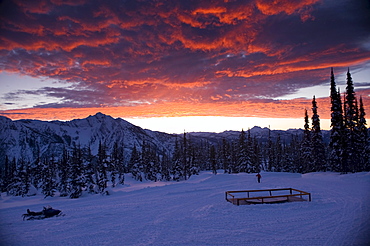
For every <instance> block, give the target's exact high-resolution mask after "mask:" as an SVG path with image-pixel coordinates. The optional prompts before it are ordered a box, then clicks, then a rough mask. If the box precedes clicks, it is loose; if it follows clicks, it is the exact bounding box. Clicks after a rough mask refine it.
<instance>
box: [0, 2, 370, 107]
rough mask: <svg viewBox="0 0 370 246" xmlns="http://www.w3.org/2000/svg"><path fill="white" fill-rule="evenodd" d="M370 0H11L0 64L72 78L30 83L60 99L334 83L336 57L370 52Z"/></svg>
mask: <svg viewBox="0 0 370 246" xmlns="http://www.w3.org/2000/svg"><path fill="white" fill-rule="evenodd" d="M369 9H370V7H369V4H368V2H367V1H356V2H355V1H350V0H341V1H318V0H304V1H296V0H290V1H283V0H281V1H273V2H272V1H267V0H251V1H237V0H235V1H195V0H194V1H159V0H158V1H134V0H127V1H118V0H112V1H57V0H42V1H22V0H13V1H11V0H4V1H3V2H2V4H1V17H0V18H1V19H0V20H1V23H2V24H1V36H0V55H1V58H0V67H1V69H2V70H3V71H8V72H16V73H20V74H26V75H30V76H34V77H42V76H46V77H50V78H53V79H58V80H63V81H67V82H70V83H72V84H73V87H70V88H67V89H60V88H43V89H41V90H38V91H28V92H26V91H23V92H21V93H36V94H43V95H47V96H50V97H55V98H60V100H61V101H60V103H59V104H58V105H59V106H61V105H65V106H71V105H85V106H98V105H104V106H109V105H111V106H115V105H128V104H130V103H140V102H141V103H148V102H149V103H154V102H161V101H164V102H176V101H181V102H182V101H189V102H192V101H196V102H212V101H225V102H228V101H229V102H232V101H239V100H251V99H257V98H260V99H261V98H262V99H263V98H274V97H279V96H283V95H287V94H290V93H293V92H295V91H297V90H298V89H300V88H304V87H309V86H312V85H318V84H322V83H326V82H327V81H328V78H329V76H328V74H329V70H328V68H329V67H332V66H334V67H338V68H339V69H341V67H347V66H351V67H353V68H356V67H357V66H361V64H363V63H365V62H368V61H369V60H370V51H369V47H370V45H369V42H370V34H369V32H368V27H369V26H370V21H369V20H370V17H369V16H370V15H369ZM86 88H87V89H86ZM19 93H20V92H19ZM21 93H20V94H21ZM8 96H16V95H11V94H8ZM58 105H54V104H53V105H44V106H50V107H55V106H58ZM40 106H41V105H40Z"/></svg>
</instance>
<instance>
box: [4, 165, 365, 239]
mask: <svg viewBox="0 0 370 246" xmlns="http://www.w3.org/2000/svg"><path fill="white" fill-rule="evenodd" d="M288 187H292V188H296V189H299V190H303V191H307V192H311V194H312V202H292V203H281V204H262V205H260V204H258V205H243V206H235V205H232V204H231V203H229V202H227V201H226V200H225V191H228V190H245V189H266V188H288ZM369 187H370V173H366V172H362V173H355V174H346V175H339V174H337V173H330V172H328V173H309V174H304V175H301V174H293V173H267V172H265V173H262V183H260V184H258V183H257V182H256V177H255V174H246V173H239V174H217V175H213V174H212V173H211V172H201V173H200V175H197V176H192V177H191V178H190V179H189V180H187V181H183V182H142V183H141V182H138V181H135V180H132V179H131V178H130V177H129V175H127V176H126V184H125V185H124V186H120V187H116V188H114V189H112V190H111V195H109V196H102V195H85V196H83V197H81V198H78V199H69V198H65V197H63V198H62V197H58V196H56V197H52V198H46V199H43V196H42V195H40V194H39V195H36V196H33V197H25V198H22V197H8V196H6V195H5V194H4V193H3V194H2V196H1V200H0V218H1V220H0V245H63V246H66V245H171V246H172V245H335V246H337V245H370V240H369V238H370V236H369V235H370V234H369V233H370V230H369V229H370V221H369V219H370V216H369V215H370V206H369V204H370V190H369ZM47 205H50V206H52V207H53V208H55V209H60V210H62V211H63V213H65V214H66V215H65V216H63V217H54V218H48V219H44V220H34V221H22V218H21V215H22V214H23V213H25V212H26V209H27V208H29V209H30V210H33V211H40V210H41V209H42V207H43V206H47Z"/></svg>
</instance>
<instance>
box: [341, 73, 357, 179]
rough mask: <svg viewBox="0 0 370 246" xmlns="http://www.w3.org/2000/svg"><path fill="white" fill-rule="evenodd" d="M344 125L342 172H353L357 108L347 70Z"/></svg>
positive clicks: (354, 168)
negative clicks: (343, 163)
mask: <svg viewBox="0 0 370 246" xmlns="http://www.w3.org/2000/svg"><path fill="white" fill-rule="evenodd" d="M344 109H345V110H344V127H345V141H346V146H345V151H344V160H343V161H344V162H345V170H344V173H347V172H348V171H350V172H355V171H356V167H355V166H356V164H357V153H356V146H355V128H356V125H357V124H356V122H357V112H358V111H357V109H356V95H355V91H354V87H353V81H352V77H351V74H350V72H349V69H348V72H347V87H346V95H345V101H344Z"/></svg>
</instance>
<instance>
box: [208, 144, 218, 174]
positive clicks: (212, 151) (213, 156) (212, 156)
mask: <svg viewBox="0 0 370 246" xmlns="http://www.w3.org/2000/svg"><path fill="white" fill-rule="evenodd" d="M209 158H210V160H211V166H212V173H213V174H217V167H216V149H215V146H214V145H211V148H210V153H209Z"/></svg>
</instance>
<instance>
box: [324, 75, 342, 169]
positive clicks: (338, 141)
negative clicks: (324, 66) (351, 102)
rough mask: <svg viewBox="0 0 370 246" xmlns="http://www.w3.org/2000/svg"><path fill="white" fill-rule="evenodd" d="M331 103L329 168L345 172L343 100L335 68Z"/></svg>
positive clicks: (332, 78) (332, 79)
mask: <svg viewBox="0 0 370 246" xmlns="http://www.w3.org/2000/svg"><path fill="white" fill-rule="evenodd" d="M330 103H331V130H330V143H329V155H328V161H329V167H330V169H331V170H332V171H335V172H344V169H345V167H344V164H345V163H344V161H343V154H344V150H345V142H344V140H345V139H344V121H343V108H342V100H341V96H340V92H339V90H338V91H337V88H336V83H335V78H334V72H333V68H332V69H331V79H330Z"/></svg>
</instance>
